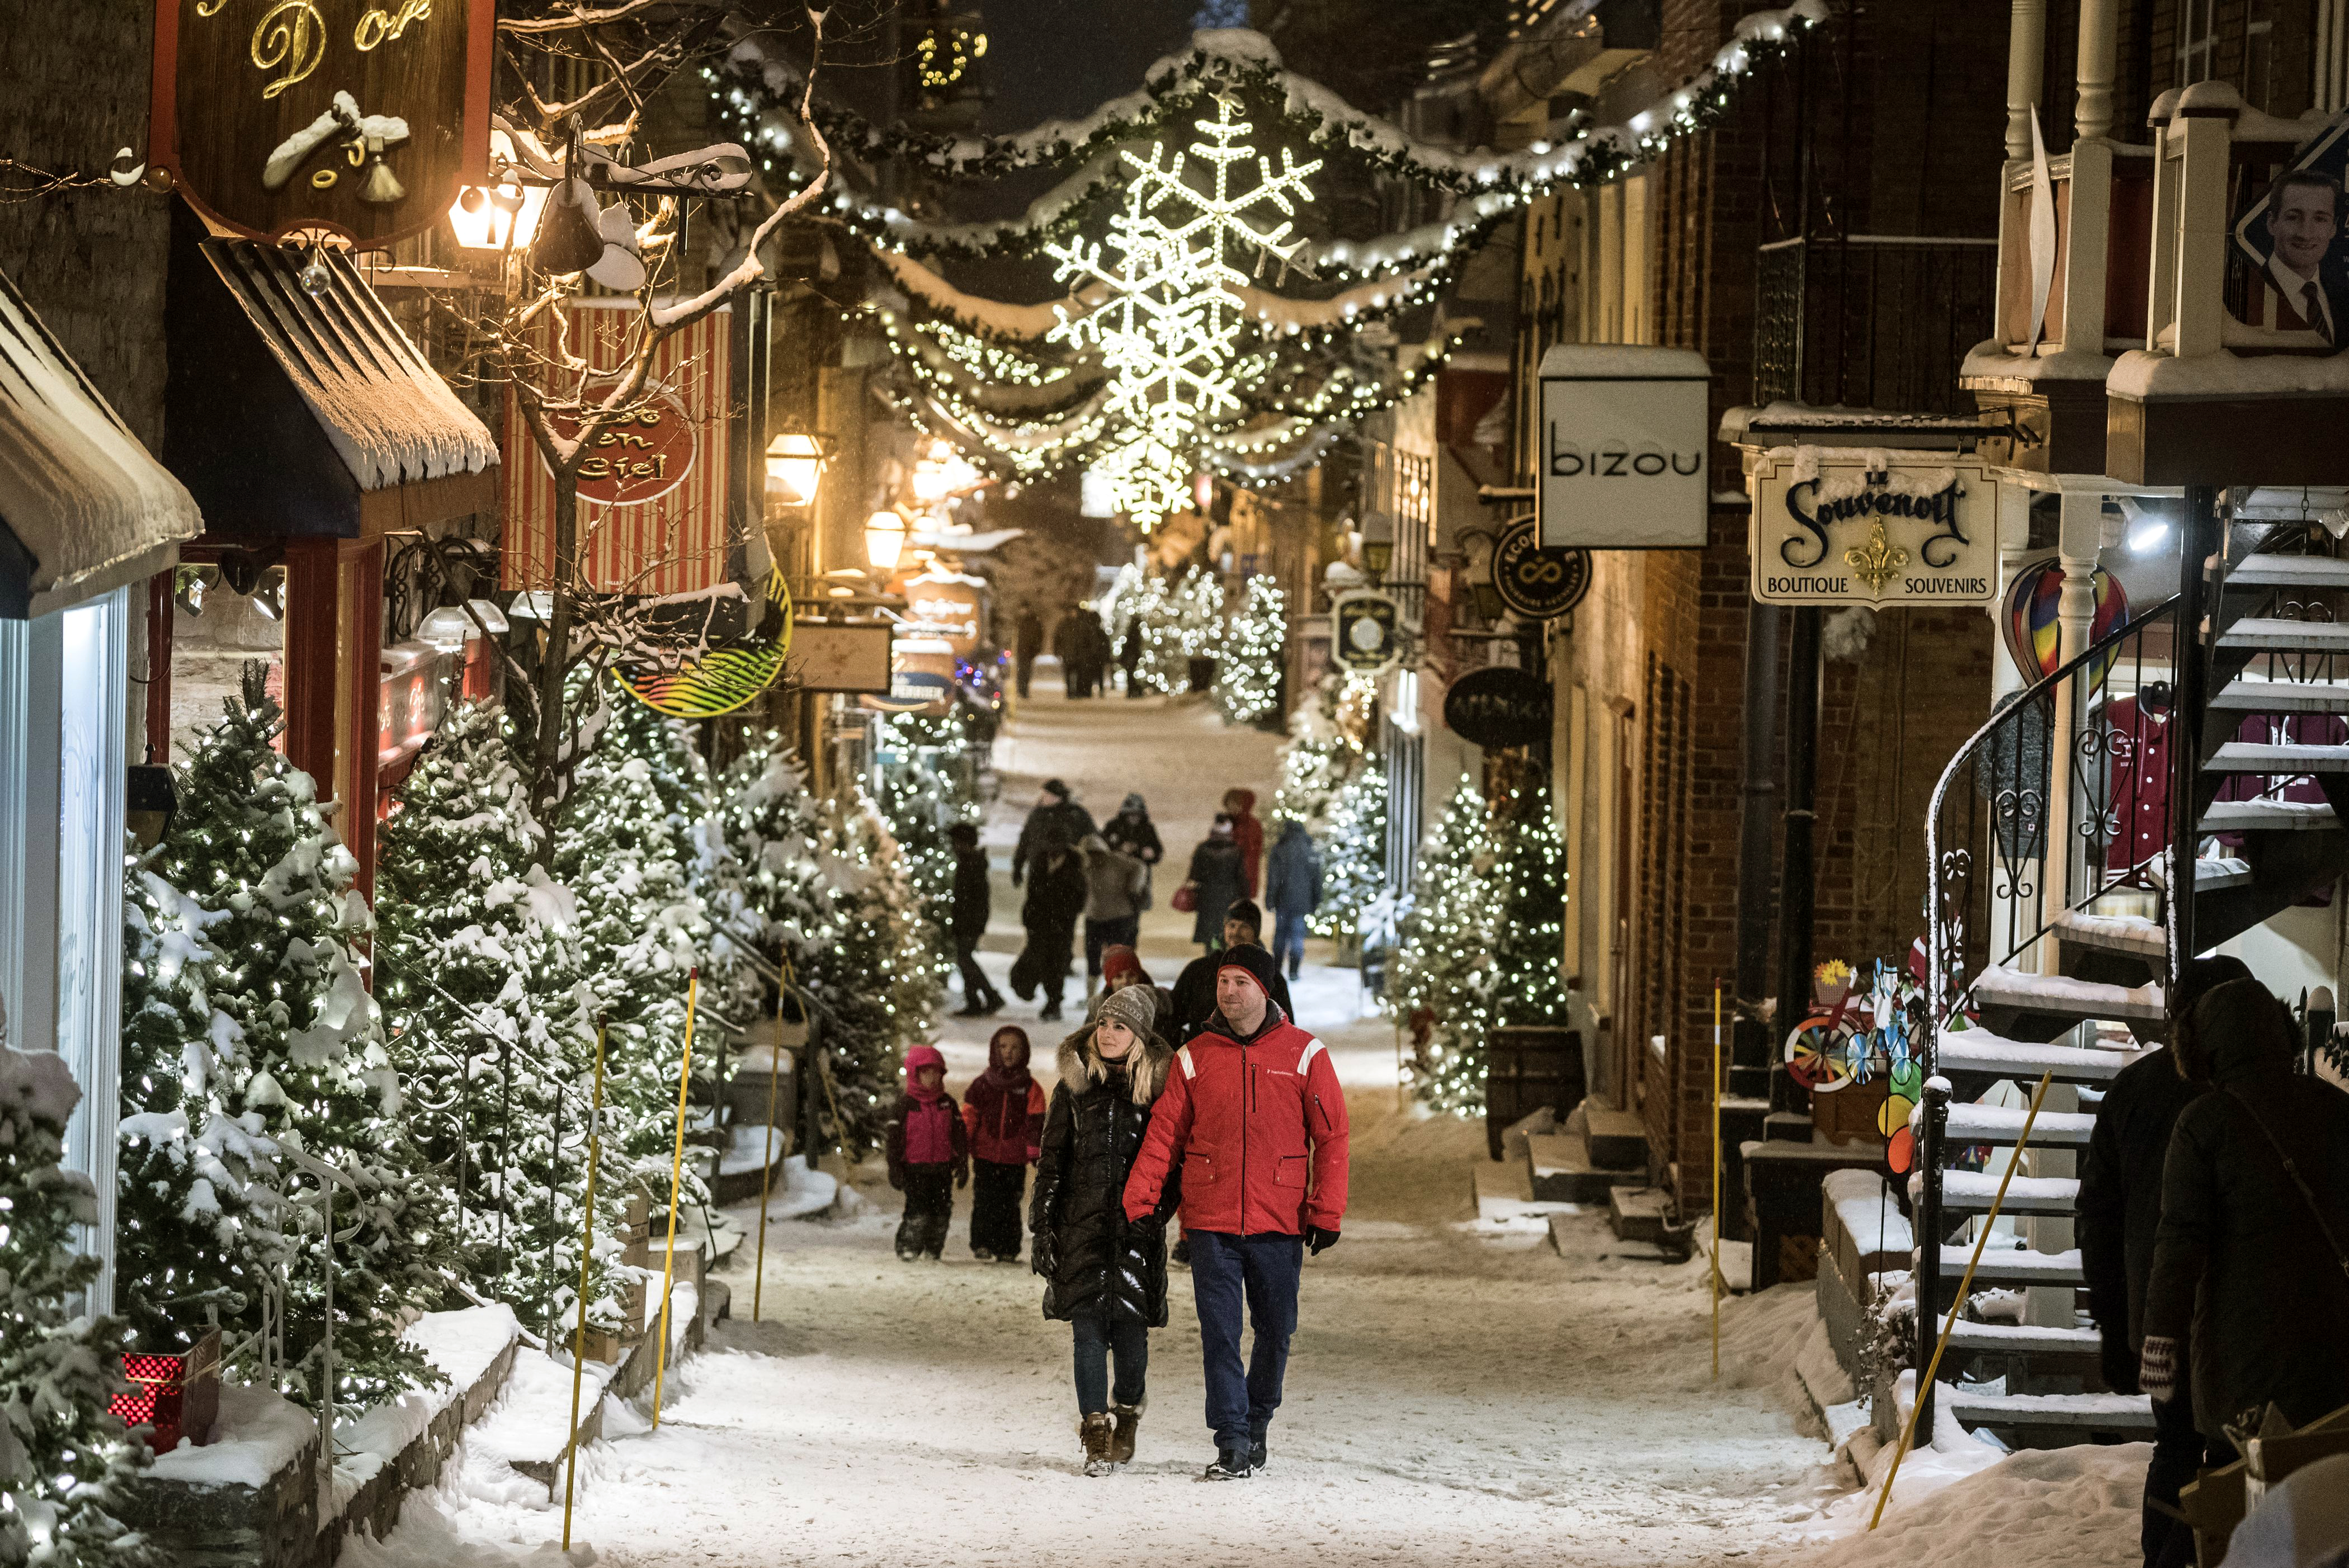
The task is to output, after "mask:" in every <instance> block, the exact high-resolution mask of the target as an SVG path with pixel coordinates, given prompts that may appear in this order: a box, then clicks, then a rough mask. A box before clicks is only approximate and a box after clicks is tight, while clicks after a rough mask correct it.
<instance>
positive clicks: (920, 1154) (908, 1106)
mask: <svg viewBox="0 0 2349 1568" xmlns="http://www.w3.org/2000/svg"><path fill="white" fill-rule="evenodd" d="M883 1131H884V1136H885V1149H886V1150H887V1154H888V1161H889V1185H890V1186H892V1187H895V1189H896V1190H897V1191H900V1192H903V1193H904V1194H905V1218H904V1219H902V1220H900V1221H899V1222H897V1257H898V1259H899V1261H901V1262H904V1263H912V1262H914V1261H915V1260H916V1258H922V1257H928V1258H936V1257H938V1256H940V1255H941V1254H943V1253H945V1251H946V1246H947V1230H948V1228H949V1227H951V1226H952V1225H953V1223H954V1190H955V1189H956V1188H957V1187H967V1186H968V1185H969V1184H970V1131H969V1130H968V1128H966V1127H964V1126H963V1121H962V1115H961V1113H960V1112H959V1111H958V1110H957V1109H956V1108H955V1099H954V1096H952V1095H950V1094H948V1093H947V1059H946V1057H942V1056H940V1055H939V1054H938V1051H937V1047H935V1046H916V1047H914V1048H913V1049H912V1050H910V1051H907V1052H906V1053H905V1093H903V1094H901V1095H899V1096H898V1097H897V1103H896V1104H895V1105H893V1106H891V1107H890V1108H889V1120H888V1123H887V1125H886V1127H885V1129H884V1130H883Z"/></svg>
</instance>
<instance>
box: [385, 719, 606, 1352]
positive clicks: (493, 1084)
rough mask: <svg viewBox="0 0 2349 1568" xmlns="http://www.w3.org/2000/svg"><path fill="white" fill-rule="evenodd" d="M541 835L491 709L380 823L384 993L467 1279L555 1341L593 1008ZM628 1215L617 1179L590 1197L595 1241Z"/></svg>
mask: <svg viewBox="0 0 2349 1568" xmlns="http://www.w3.org/2000/svg"><path fill="white" fill-rule="evenodd" d="M538 833H539V830H538V825H537V823H536V821H535V820H534V819H533V817H532V815H531V811H530V807H529V803H528V799H527V797H526V795H525V793H524V790H523V782H522V775H521V772H520V770H519V769H517V768H516V767H515V766H514V762H513V758H512V754H511V753H510V752H509V750H508V749H507V745H506V741H505V738H504V737H503V735H502V721H501V719H500V717H499V715H498V714H496V713H495V712H494V711H492V710H491V709H489V708H485V707H480V706H478V705H474V704H467V705H465V706H463V707H459V708H458V709H457V710H456V711H455V712H454V713H452V714H450V716H449V717H448V719H447V720H446V721H445V722H444V723H443V724H442V725H441V727H440V733H439V734H438V735H436V736H435V737H433V738H432V740H431V742H430V743H429V745H427V746H426V747H425V748H424V751H423V753H422V754H421V755H420V756H419V757H418V758H417V759H416V766H415V768H414V769H412V770H411V771H410V772H409V776H408V778H407V779H406V780H404V781H403V783H402V784H401V786H400V790H399V810H398V811H397V812H396V813H394V815H393V816H392V818H391V820H389V821H388V823H386V824H385V828H384V836H383V859H382V867H381V872H380V876H379V881H378V887H377V893H376V908H377V912H378V931H377V940H376V976H377V978H376V994H377V996H378V999H379V1000H380V1002H381V1003H382V1006H383V1007H384V1012H385V1022H386V1024H387V1025H388V1027H389V1029H390V1031H391V1048H392V1054H393V1057H394V1059H395V1060H396V1062H397V1063H398V1068H399V1072H400V1078H401V1081H402V1082H403V1083H405V1084H406V1085H407V1086H408V1089H409V1100H410V1103H411V1105H412V1106H413V1108H414V1109H413V1113H412V1123H413V1125H414V1126H415V1128H416V1133H417V1139H418V1141H419V1143H420V1144H421V1145H422V1147H423V1149H424V1151H425V1154H426V1156H427V1158H428V1159H429V1161H431V1163H432V1165H433V1166H434V1168H435V1169H436V1170H438V1171H441V1172H443V1173H445V1175H446V1178H447V1181H448V1182H449V1184H450V1186H449V1191H448V1193H447V1206H448V1208H449V1210H450V1213H449V1216H448V1223H450V1225H452V1226H454V1227H456V1229H457V1233H458V1234H459V1235H460V1238H461V1242H462V1245H463V1248H464V1256H463V1259H462V1262H461V1264H460V1266H461V1267H462V1268H463V1270H464V1272H465V1274H466V1277H467V1279H468V1281H469V1282H470V1283H471V1285H472V1287H473V1288H474V1290H475V1291H476V1292H477V1293H478V1294H480V1295H485V1296H488V1297H490V1298H492V1299H494V1300H499V1301H503V1302H507V1303H510V1304H511V1305H512V1306H513V1308H514V1310H515V1311H516V1312H518V1313H519V1314H521V1315H523V1318H524V1319H525V1320H526V1321H528V1322H531V1323H533V1324H535V1325H537V1326H539V1327H540V1329H541V1330H542V1331H543V1332H549V1333H552V1334H553V1335H554V1337H556V1338H558V1339H559V1338H560V1337H561V1336H562V1332H563V1328H564V1326H565V1325H568V1324H571V1323H573V1322H574V1321H575V1313H576V1304H577V1300H578V1289H579V1235H580V1229H581V1220H582V1218H583V1216H582V1213H581V1203H582V1202H583V1201H584V1199H585V1191H584V1188H585V1182H584V1181H583V1180H582V1177H581V1173H582V1172H583V1171H584V1170H585V1163H586V1145H587V1137H586V1134H587V1127H586V1120H587V1109H588V1104H589V1099H590V1095H591V1093H592V1083H591V1078H592V1074H593V1070H594V1063H595V1007H596V1006H597V1004H596V1000H595V994H594V992H593V991H592V990H590V989H588V987H587V986H586V985H585V975H584V973H583V971H582V968H581V965H580V954H579V944H578V920H579V912H578V906H577V903H576V902H575V901H574V899H573V898H572V897H571V894H570V892H569V891H568V890H567V889H565V888H564V887H562V886H561V885H560V884H558V883H556V882H553V881H551V880H550V879H549V878H548V877H547V874H546V872H545V870H544V868H543V867H541V866H538V865H534V864H533V863H531V859H530V856H531V851H532V848H533V845H534V844H535V843H536V842H537V840H538ZM558 1129H560V1131H559V1132H558ZM625 1206H626V1205H625V1193H624V1191H623V1189H622V1187H621V1185H620V1184H618V1183H610V1184H603V1185H600V1186H599V1190H598V1193H597V1202H596V1210H597V1212H596V1215H595V1233H596V1235H597V1236H598V1237H599V1238H616V1237H617V1235H618V1233H619V1224H620V1222H621V1219H622V1215H623V1212H624V1209H625ZM596 1251H597V1256H598V1259H599V1260H600V1261H599V1262H598V1263H597V1264H595V1267H594V1271H593V1274H592V1277H591V1280H590V1284H589V1291H590V1300H589V1304H588V1320H589V1322H590V1324H591V1325H592V1326H595V1327H596V1328H598V1329H603V1330H608V1331H617V1330H618V1329H619V1328H620V1327H621V1326H622V1325H621V1313H620V1300H621V1298H620V1290H621V1287H622V1284H623V1281H622V1280H621V1279H620V1278H618V1277H617V1275H616V1272H615V1269H614V1267H613V1266H612V1259H613V1257H615V1256H616V1253H617V1252H618V1243H617V1241H616V1239H614V1240H610V1241H609V1243H608V1245H599V1246H598V1247H597V1249H596Z"/></svg>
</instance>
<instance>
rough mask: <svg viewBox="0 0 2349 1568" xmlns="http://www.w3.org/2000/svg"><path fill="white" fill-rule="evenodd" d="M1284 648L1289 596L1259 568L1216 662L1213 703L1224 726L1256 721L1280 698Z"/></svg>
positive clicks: (1285, 654) (1286, 644) (1285, 649)
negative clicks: (1259, 570)
mask: <svg viewBox="0 0 2349 1568" xmlns="http://www.w3.org/2000/svg"><path fill="white" fill-rule="evenodd" d="M1287 654H1288V595H1287V594H1285V593H1282V592H1281V591H1280V585H1279V584H1278V583H1275V582H1274V581H1273V580H1272V579H1271V578H1270V577H1269V576H1268V575H1266V574H1265V573H1261V572H1259V573H1257V574H1255V575H1254V576H1252V577H1250V578H1249V579H1248V580H1247V593H1246V594H1245V596H1243V597H1242V599H1241V601H1240V606H1239V609H1238V610H1237V612H1236V613H1234V614H1233V616H1232V620H1231V624H1230V625H1228V626H1226V628H1225V629H1224V636H1223V648H1222V658H1221V660H1220V661H1219V662H1218V663H1217V665H1216V709H1217V710H1218V711H1219V712H1221V713H1222V714H1223V716H1224V722H1225V723H1226V724H1254V723H1255V722H1256V721H1257V719H1260V718H1262V717H1264V716H1265V715H1267V714H1268V713H1270V712H1272V711H1273V709H1274V708H1275V707H1278V705H1279V702H1280V678H1281V672H1282V669H1283V666H1284V665H1285V663H1286V660H1287Z"/></svg>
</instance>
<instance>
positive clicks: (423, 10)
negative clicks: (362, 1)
mask: <svg viewBox="0 0 2349 1568" xmlns="http://www.w3.org/2000/svg"><path fill="white" fill-rule="evenodd" d="M431 15H432V0H399V6H398V9H397V10H394V11H387V10H385V9H383V8H382V7H381V6H379V5H370V6H368V7H367V10H366V11H365V12H363V13H361V15H360V16H359V25H358V26H357V27H355V28H353V29H352V30H351V42H352V43H354V44H357V46H359V47H360V48H361V49H372V48H374V47H375V46H377V45H378V44H388V43H390V42H392V41H393V40H394V39H396V38H398V36H400V35H401V34H402V33H405V32H407V31H408V25H409V23H410V22H423V21H429V19H430V18H431Z"/></svg>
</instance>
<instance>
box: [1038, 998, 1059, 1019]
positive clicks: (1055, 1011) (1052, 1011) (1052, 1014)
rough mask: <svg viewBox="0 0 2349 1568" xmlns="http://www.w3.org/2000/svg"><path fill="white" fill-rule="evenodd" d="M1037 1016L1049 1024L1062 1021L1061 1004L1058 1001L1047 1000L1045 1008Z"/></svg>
mask: <svg viewBox="0 0 2349 1568" xmlns="http://www.w3.org/2000/svg"><path fill="white" fill-rule="evenodd" d="M1036 1016H1037V1017H1039V1018H1040V1019H1042V1020H1043V1021H1044V1022H1045V1023H1047V1024H1057V1023H1059V1022H1060V1021H1061V1005H1060V1004H1059V1003H1058V1002H1047V1003H1045V1004H1044V1010H1043V1011H1042V1012H1040V1013H1039V1014H1037V1015H1036Z"/></svg>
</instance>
